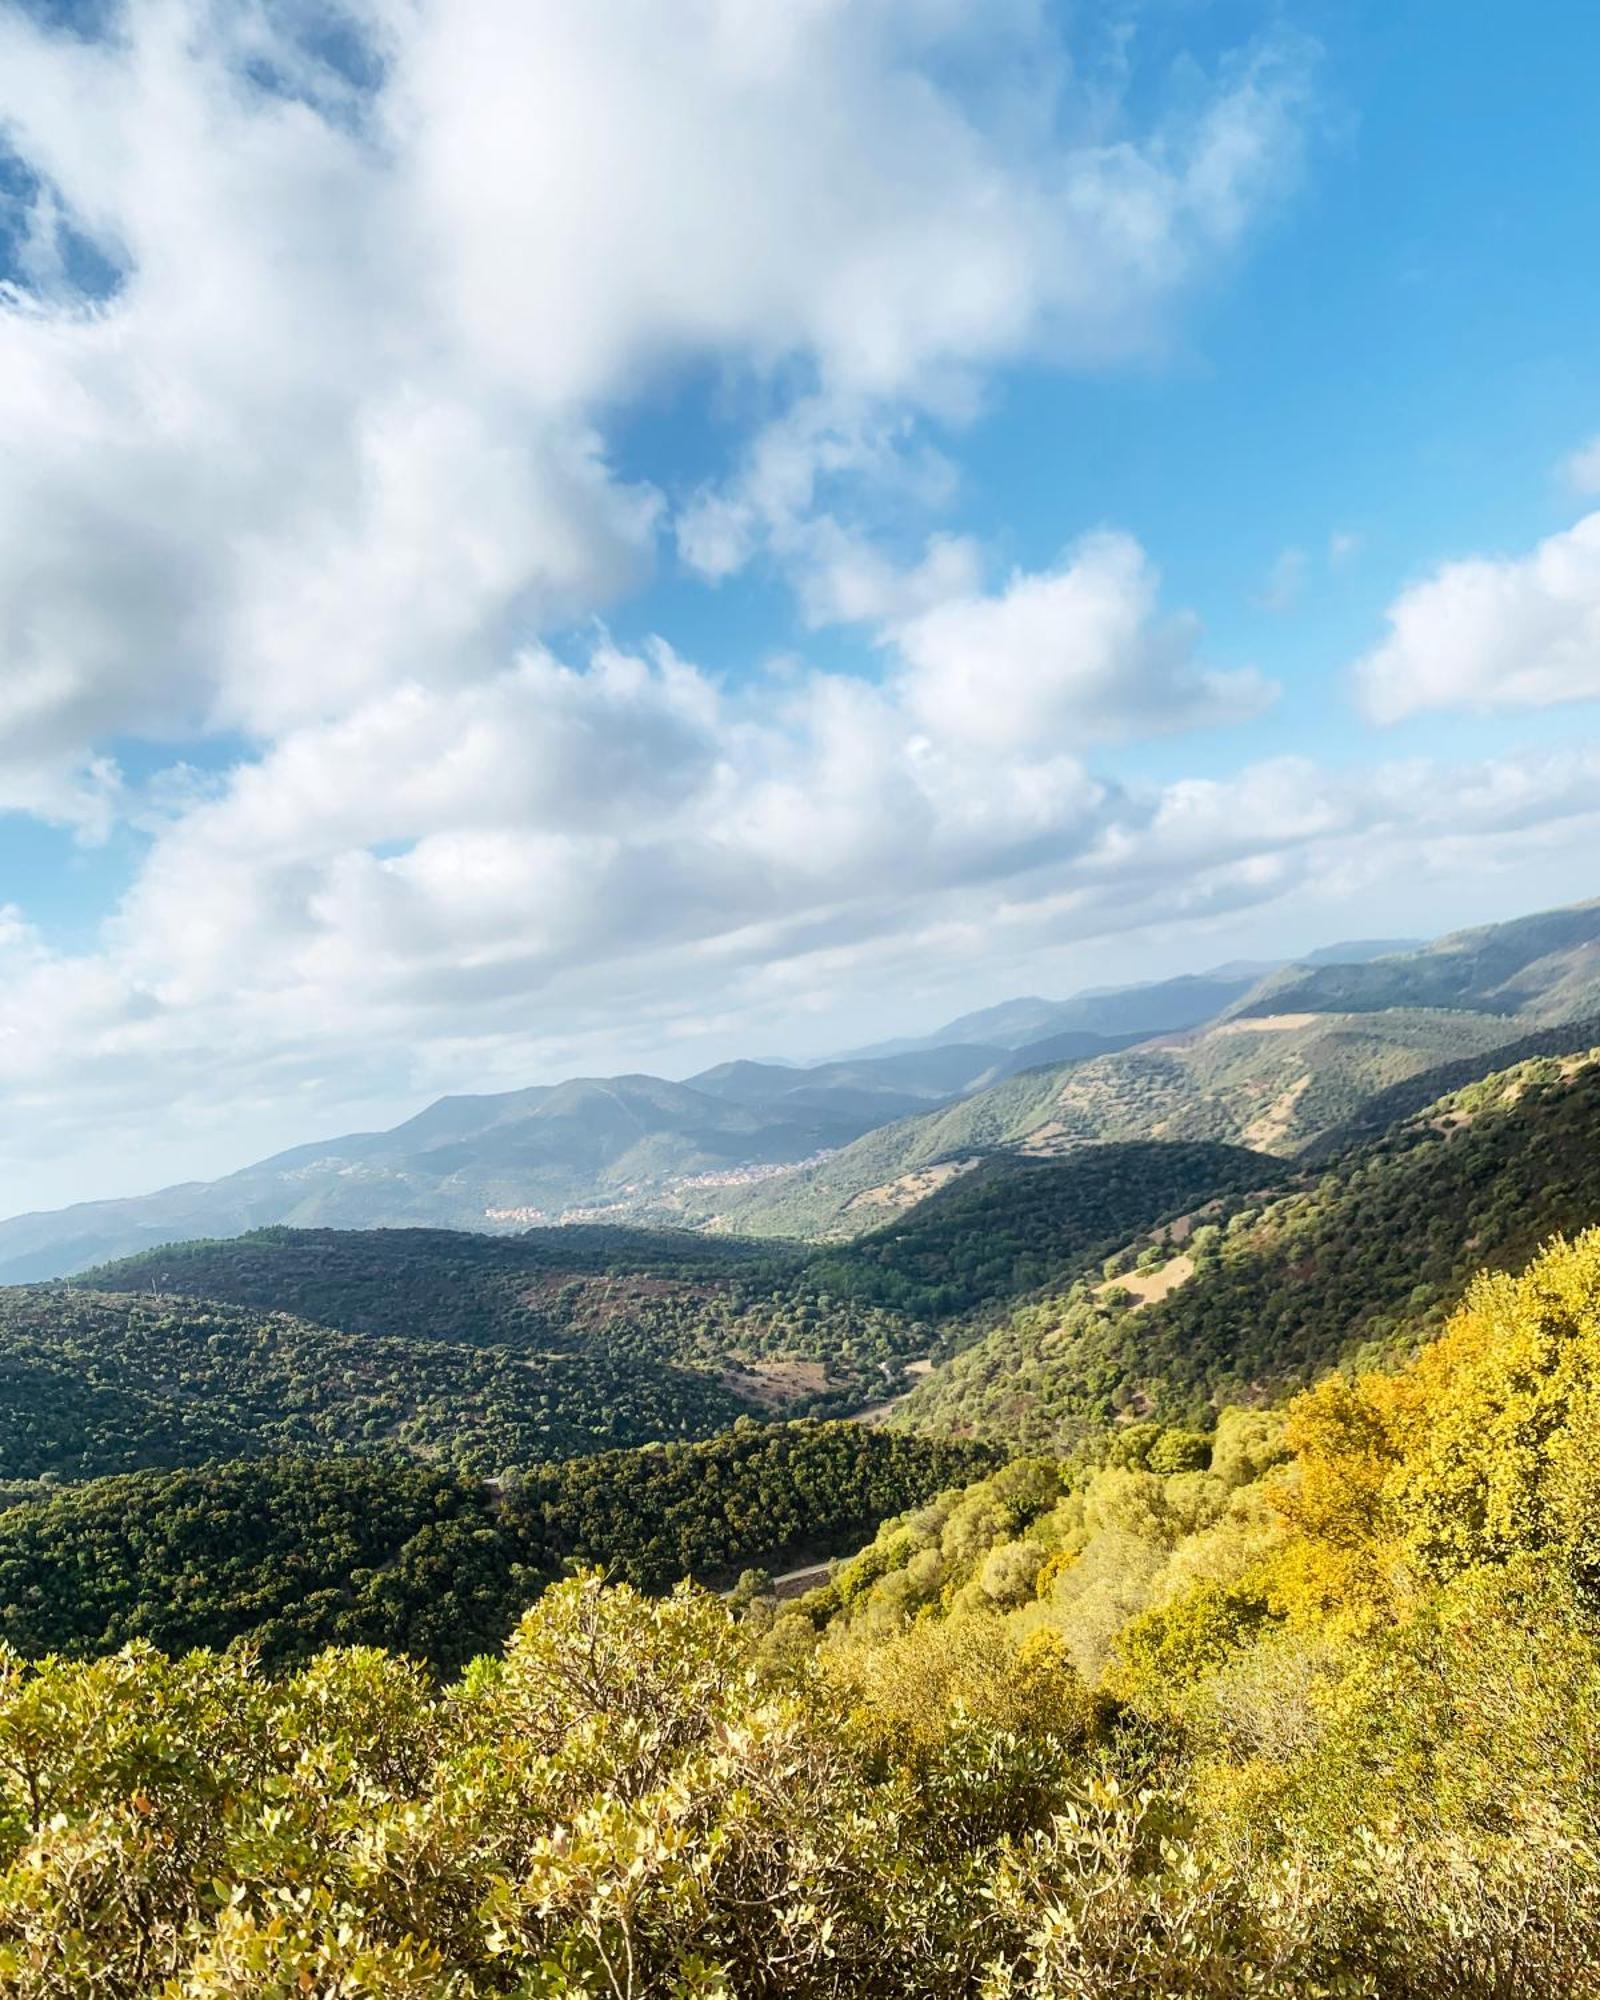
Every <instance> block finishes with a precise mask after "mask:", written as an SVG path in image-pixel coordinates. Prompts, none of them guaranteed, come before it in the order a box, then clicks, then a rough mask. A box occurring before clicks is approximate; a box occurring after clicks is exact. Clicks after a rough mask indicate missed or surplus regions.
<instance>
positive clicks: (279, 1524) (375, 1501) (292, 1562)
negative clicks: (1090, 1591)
mask: <svg viewBox="0 0 1600 2000" xmlns="http://www.w3.org/2000/svg"><path fill="white" fill-rule="evenodd" d="M994 1456H995V1454H994V1453H993V1452H992V1451H991V1450H989V1449H988V1448H986V1447H982V1446H975V1445H950V1444H941V1443H937V1442H933V1441H931V1440H926V1439H921V1438H903V1437H894V1436H891V1435H889V1434H887V1433H885V1432H881V1431H875V1430H868V1429H864V1428H862V1427H861V1426H859V1425H848V1424H808V1423H800V1424H780V1425H750V1426H747V1427H745V1428H743V1429H740V1430H737V1431H735V1432H733V1433H731V1434H729V1435H726V1436H722V1437H718V1438H715V1439H713V1440H710V1441H708V1442H706V1443H703V1444H691V1445H663V1446H660V1447H657V1448H655V1449H651V1450H645V1451H627V1452H621V1451H619V1452H605V1453H601V1454H599V1455H598V1456H595V1457H591V1458H581V1459H572V1460H568V1461H566V1462H565V1463H563V1464H561V1465H552V1466H530V1467H527V1468H525V1469H524V1470H521V1471H519V1472H518V1473H517V1474H515V1475H514V1476H513V1477H511V1478H508V1479H507V1480H506V1481H505V1482H504V1483H503V1484H502V1485H500V1486H498V1487H495V1488H490V1487H487V1486H485V1484H484V1483H483V1482H482V1481H481V1480H478V1479H475V1478H472V1477H469V1476H468V1475H466V1474H464V1473H461V1472H454V1471H448V1470H444V1469H440V1468H434V1467H428V1466H422V1465H417V1464H415V1463H409V1462H407V1461H404V1460H400V1459H394V1458H385V1457H352V1458H337V1459H326V1460H316V1459H310V1458H303V1457H279V1458H261V1459H256V1460H251V1461H243V1462H238V1461H236V1462H233V1463H228V1464H215V1465H209V1466H205V1467H203V1468H200V1469H196V1470H186V1471H179V1472H143V1473H135V1474H130V1475H128V1476H126V1477H122V1478H111V1479H102V1480H93V1481H90V1482H89V1483H88V1484H87V1485H84V1486H82V1487H79V1488H77V1489H75V1490H69V1491H66V1492H63V1493H61V1494H59V1495H57V1496H55V1497H53V1498H50V1499H45V1500H39V1501H35V1502H32V1503H29V1504H27V1505H23V1506H14V1507H11V1508H9V1509H7V1510H5V1511H0V1641H3V1642H4V1643H6V1644H9V1645H11V1646H14V1647H15V1648H16V1649H17V1650H18V1651H19V1652H22V1653H28V1654H39V1653H47V1652H64V1653H71V1654H84V1655H93V1654H96V1653H102V1652H106V1651H108V1650H111V1649H114V1648H115V1647H118V1646H120V1645H122V1644H124V1643H125V1642H126V1641H128V1640H130V1639H133V1638H139V1637H144V1638H150V1639H153V1640H155V1641H156V1642H157V1643H158V1644H160V1645H163V1646H165V1647H168V1648H169V1649H171V1650H173V1651H176V1652H182V1651H185V1650H187V1649H188V1648H189V1647H191V1646H202V1645H210V1646H224V1645H227V1644H228V1643H229V1642H230V1641H231V1640H233V1639H236V1638H249V1639H250V1640H251V1641H252V1642H253V1643H254V1644H255V1645H256V1646H257V1647H259V1648H260V1649H261V1651H262V1653H263V1655H264V1656H265V1657H266V1658H268V1659H270V1660H274V1661H279V1660H284V1659H290V1658H304V1657H306V1656H307V1655H309V1654H310V1653H312V1652H314V1651H316V1650H317V1649H318V1648H319V1647H321V1646H327V1645H335V1644H339V1645H382V1646H388V1647H392V1648H394V1649H395V1650H397V1651H400V1652H404V1653H408V1654H411V1655H414V1656H415V1657H417V1658H420V1659H425V1660H428V1661H430V1662H432V1663H433V1664H434V1665H436V1666H440V1667H446V1668H455V1667H459V1666H461V1665H462V1664H464V1662H465V1661H466V1660H468V1659H469V1658H471V1657H472V1655H473V1654H474V1653H477V1652H481V1651H483V1650H484V1649H485V1648H489V1649H493V1648H495V1647H497V1646H498V1645H499V1644H500V1643H501V1641H502V1640H503V1639H504V1637H505V1635H506V1633H507V1632H508V1631H509V1630H510V1628H511V1625H512V1623H513V1622H514V1620H515V1618H516V1616H517V1615H518V1613H520V1612H521V1611H522V1610H523V1609H524V1608H525V1607H526V1606H527V1605H528V1604H529V1603H530V1602H531V1601H532V1600H533V1598H534V1597H535V1596H536V1595H537V1594H538V1591H539V1590H540V1589H541V1587H542V1586H543V1585H544V1583H546V1582H547V1581H549V1580H550V1579H551V1578H552V1577H555V1576H558V1575H559V1574H560V1573H561V1569H562V1565H563V1564H564V1563H566V1562H567V1561H569V1560H573V1559H577V1560H582V1561H585V1562H594V1563H599V1564H601V1565H603V1566H604V1567H605V1569H606V1570H607V1572H608V1573H609V1574H611V1575H614V1576H618V1577H627V1578H630V1579H631V1580H633V1581H634V1582H636V1583H638V1584H640V1585H642V1586H644V1587H646V1588H649V1589H652V1590H660V1589H664V1588H666V1587H667V1586H669V1585H671V1584H672V1583H674V1582H676V1581H677V1580H678V1579H679V1578H680V1577H684V1576H702V1577H712V1578H718V1579H724V1580H729V1581H731V1579H732V1575H733V1573H734V1572H735V1571H736V1570H738V1569H739V1568H741V1567H743V1566H744V1565H746V1564H750V1563H757V1562H760V1563H766V1564H769V1565H772V1566H778V1565H780V1564H781V1563H783V1562H784V1561H786V1560H787V1559H789V1558H791V1557H800V1556H807V1557H810V1556H814V1555H825V1554H828V1553H830V1552H831V1551H834V1550H837V1549H839V1548H840V1547H841V1546H847V1545H848V1544H849V1542H850V1541H851V1539H852V1538H855V1539H859V1538H860V1537H861V1536H862V1535H863V1534H864V1533H867V1532H869V1531H870V1530H871V1528H872V1527H873V1526H874V1525H875V1524H876V1523H877V1522H878V1521H880V1520H882V1519H883V1518H884V1517H885V1516H886V1515H888V1514H893V1513H897V1512H899V1511H900V1510H901V1509H903V1508H904V1507H907V1506H910V1505H913V1504H915V1503H916V1502H918V1501H920V1500H923V1499H925V1498H927V1497H928V1496H929V1495H930V1494H932V1493H934V1492H936V1491H937V1490H938V1489H939V1488H941V1487H943V1486H947V1485H948V1484H949V1483H950V1482H951V1481H952V1480H953V1479H956V1480H959V1479H962V1478H964V1477H970V1476H971V1474H972V1472H973V1471H975V1470H977V1469H979V1468H980V1467H982V1466H984V1465H986V1464H990V1463H992V1462H993V1459H994Z"/></svg>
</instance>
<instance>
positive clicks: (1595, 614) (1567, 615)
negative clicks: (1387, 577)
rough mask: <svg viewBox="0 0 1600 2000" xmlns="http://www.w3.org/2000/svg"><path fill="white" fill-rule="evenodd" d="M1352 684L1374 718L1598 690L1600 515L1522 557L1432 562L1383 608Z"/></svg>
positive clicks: (1579, 696) (1540, 702) (1485, 707)
mask: <svg viewBox="0 0 1600 2000" xmlns="http://www.w3.org/2000/svg"><path fill="white" fill-rule="evenodd" d="M1387 616H1388V624H1389V634H1388V637H1387V638H1386V639H1385V640H1384V641H1383V642H1382V644H1380V645H1379V646H1377V647H1375V648H1374V650H1373V651H1372V652H1370V653H1368V654H1367V655H1366V656H1365V658H1363V659H1362V660H1360V661H1359V662H1358V663H1357V665H1356V669H1355V677H1356V686H1357V690H1358V693H1359V696H1360V699H1361V702H1362V704H1363V706H1364V707H1365V709H1366V711H1367V713H1368V714H1369V715H1370V716H1371V717H1372V718H1373V720H1374V721H1377V722H1385V723H1391V722H1400V721H1403V720H1404V719H1405V718H1406V717H1407V716H1410V715H1416V714H1419V713H1422V712H1424V711H1427V710H1430V709H1447V708H1464V709H1473V710H1478V711H1480V712H1488V711H1492V710H1497V709H1515V708H1548V707H1550V706H1552V705H1554V704H1555V703H1558V702H1568V701H1590V700H1594V699H1595V698H1597V697H1600V513H1594V514H1589V515H1586V516H1585V517H1584V519H1582V520H1581V521H1579V522H1577V523H1576V524H1575V525H1574V526H1573V527H1571V528H1568V529H1565V530H1563V531H1562V532H1561V533H1560V534H1556V535H1551V536H1549V537H1548V538H1547V539H1546V540H1545V541H1542V542H1541V543H1539V545H1538V547H1537V548H1535V549H1534V550H1533V551H1532V553H1531V554H1529V555H1526V556H1508V557H1487V556H1480V557H1473V558H1471V559H1469V560H1466V561H1461V562H1450V563H1445V564H1443V565H1442V566H1441V567H1440V568H1439V569H1437V570H1436V571H1435V572H1434V573H1433V575H1432V576H1430V577H1426V578H1424V579H1423V581H1421V582H1420V583H1416V584H1413V585H1412V586H1411V587H1410V588H1409V589H1408V590H1405V591H1403V592H1402V593H1401V594H1400V596H1399V597H1398V598H1397V599H1396V600H1395V601H1394V603H1393V604H1391V605H1390V607H1389V610H1388V614H1387Z"/></svg>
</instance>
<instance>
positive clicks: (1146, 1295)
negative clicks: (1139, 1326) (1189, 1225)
mask: <svg viewBox="0 0 1600 2000" xmlns="http://www.w3.org/2000/svg"><path fill="white" fill-rule="evenodd" d="M1193 1276H1194V1259H1193V1258H1192V1257H1191V1256H1189V1254H1188V1253H1187V1252H1183V1253H1181V1254H1180V1255H1179V1256H1176V1257H1169V1258H1168V1259H1167V1261H1166V1262H1165V1263H1164V1264H1155V1265H1152V1267H1151V1268H1150V1269H1149V1270H1148V1271H1130V1272H1129V1273H1128V1274H1127V1276H1126V1277H1124V1278H1108V1279H1107V1280H1106V1282H1105V1283H1104V1284H1103V1285H1097V1286H1096V1287H1095V1290H1096V1292H1097V1293H1098V1294H1099V1295H1100V1297H1101V1298H1104V1297H1105V1296H1106V1294H1107V1293H1108V1292H1126V1293H1127V1294H1128V1295H1129V1297H1130V1298H1131V1299H1132V1300H1133V1302H1134V1304H1135V1305H1139V1306H1153V1305H1157V1304H1159V1303H1160V1301H1161V1300H1162V1299H1164V1298H1166V1297H1168V1296H1169V1295H1170V1294H1171V1293H1173V1292H1175V1291H1176V1290H1177V1289H1178V1287H1179V1286H1180V1285H1186V1284H1187V1283H1188V1282H1189V1280H1190V1279H1191V1278H1192V1277H1193Z"/></svg>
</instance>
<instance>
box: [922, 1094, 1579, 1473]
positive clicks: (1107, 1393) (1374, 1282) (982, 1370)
mask: <svg viewBox="0 0 1600 2000" xmlns="http://www.w3.org/2000/svg"><path fill="white" fill-rule="evenodd" d="M1597 1221H1600V1056H1596V1055H1591V1056H1590V1057H1589V1058H1587V1059H1584V1058H1579V1057H1570V1058H1561V1057H1546V1058H1540V1059H1536V1060H1534V1061H1532V1062H1529V1063H1525V1064H1522V1065H1519V1066H1517V1067H1516V1068H1513V1069H1511V1070H1509V1071H1502V1072H1498V1073H1496V1074H1494V1075H1492V1076H1490V1077H1488V1078H1486V1079H1483V1080H1481V1081H1479V1082H1476V1083H1473V1084H1470V1085H1468V1086H1466V1087H1465V1088H1464V1089H1463V1090H1461V1091H1459V1092H1457V1093H1455V1094H1453V1095H1452V1096H1449V1097H1446V1098H1444V1099H1442V1100H1440V1101H1439V1102H1438V1103H1436V1104H1435V1105H1433V1106H1430V1107H1429V1108H1428V1109H1427V1110H1425V1111H1424V1112H1422V1113H1421V1114H1419V1115H1418V1116H1417V1117H1415V1118H1413V1119H1411V1120H1410V1121H1408V1122H1407V1123H1405V1124H1403V1125H1402V1126H1400V1127H1399V1128H1397V1129H1396V1130H1395V1131H1394V1132H1392V1133H1391V1134H1390V1135H1389V1136H1388V1137H1386V1138H1384V1139H1382V1140H1380V1141H1378V1142H1377V1143H1375V1144H1374V1145H1372V1146H1370V1147H1367V1148H1365V1149H1363V1150H1360V1151H1357V1152H1354V1153H1352V1154H1350V1155H1349V1156H1347V1157H1346V1158H1345V1159H1344V1160H1343V1161H1341V1162H1339V1163H1338V1164H1336V1165H1335V1166H1333V1167H1331V1168H1329V1169H1328V1170H1327V1171H1326V1172H1325V1173H1324V1174H1322V1175H1321V1176H1320V1177H1319V1178H1318V1179H1316V1180H1314V1181H1312V1182H1310V1183H1309V1184H1308V1185H1306V1186H1304V1187H1303V1188H1302V1189H1300V1190H1299V1191H1297V1192H1292V1193H1288V1194H1285V1195H1282V1196H1280V1197H1279V1198H1277V1199H1276V1200H1273V1201H1270V1202H1268V1203H1266V1204H1265V1205H1262V1204H1259V1203H1246V1204H1244V1205H1242V1206H1239V1207H1236V1208H1235V1210H1234V1212H1233V1214H1232V1217H1231V1220H1229V1221H1228V1224H1227V1227H1226V1228H1225V1229H1224V1230H1220V1231H1218V1230H1207V1231H1204V1232H1202V1233H1201V1234H1200V1235H1199V1236H1198V1237H1197V1238H1195V1239H1194V1240H1193V1241H1191V1242H1190V1243H1189V1244H1187V1245H1186V1246H1185V1247H1184V1250H1183V1252H1182V1254H1184V1255H1185V1256H1188V1257H1190V1258H1192V1260H1193V1262H1194V1263H1195V1266H1196V1268H1195V1271H1194V1275H1193V1276H1192V1277H1189V1278H1188V1280H1187V1282H1184V1283H1181V1284H1179V1285H1178V1286H1177V1288H1176V1289H1175V1290H1173V1291H1172V1292H1171V1293H1170V1295H1168V1296H1167V1297H1165V1298H1163V1299H1160V1300H1158V1301H1157V1302H1155V1303H1152V1304H1147V1305H1142V1306H1130V1304H1128V1303H1126V1302H1125V1301H1124V1299H1123V1298H1121V1297H1119V1294H1118V1292H1117V1290H1116V1288H1115V1287H1107V1286H1106V1285H1104V1284H1100V1285H1096V1284H1092V1283H1080V1284H1078V1285H1076V1286H1075V1287H1073V1288H1072V1289H1071V1290H1069V1291H1068V1292H1066V1293H1065V1294H1063V1295H1062V1296H1060V1297H1058V1298H1055V1299H1053V1300H1049V1301H1045V1302H1042V1303H1036V1304H1030V1305H1027V1306H1024V1307H1021V1308H1020V1309H1019V1310H1018V1311H1017V1312H1016V1313H1015V1314H1013V1315H1012V1316H1011V1317H1010V1319H1008V1320H1007V1321H1006V1322H1005V1323H1004V1324H1003V1325H1001V1326H999V1327H997V1328H996V1329H994V1330H993V1331H991V1332H990V1333H989V1334H987V1335H986V1336H985V1337H984V1339H983V1340H982V1341H980V1342H979V1343H978V1344H977V1345H976V1346H974V1347H972V1348H969V1349H968V1350H967V1351H966V1352H964V1353H962V1354H960V1355H958V1356H956V1357H955V1359H954V1360H952V1361H951V1362H950V1363H949V1364H948V1365H947V1366H946V1367H944V1368H943V1369H941V1370H940V1371H939V1372H938V1373H937V1374H936V1375H935V1376H933V1377H932V1378H931V1379H930V1380H929V1381H928V1382H927V1383H926V1384H925V1385H923V1386H921V1387H919V1388H918V1389H917V1390H916V1392H915V1393H914V1395H913V1396H912V1397H911V1399H910V1400H909V1401H908V1402H907V1403H906V1404H905V1405H904V1406H903V1408H902V1410H901V1412H900V1413H899V1416H898V1419H897V1420H898V1421H901V1422H904V1423H907V1424H910V1425H915V1426H919V1427H922V1428H926V1429H928V1430H930V1431H933V1432H937V1433H940V1434H952V1435H963V1436H965V1435H978V1436H985V1437H995V1438H1004V1439H1006V1440H1007V1442H1008V1443H1010V1444H1012V1445H1013V1446H1021V1447H1023V1448H1028V1449H1033V1448H1039V1447H1047V1448H1050V1449H1054V1450H1060V1451H1066V1450H1070V1449H1072V1448H1074V1447H1075V1446H1076V1445H1077V1444H1079V1443H1080V1442H1081V1441H1083V1440H1084V1439H1086V1438H1088V1437H1090V1436H1092V1435H1093V1434H1094V1433H1095V1432H1096V1431H1097V1430H1099V1429H1102V1428H1104V1427H1105V1426H1106V1425H1108V1424H1111V1423H1114V1422H1116V1421H1117V1420H1119V1419H1125V1418H1128V1417H1130V1416H1141V1417H1142V1416H1151V1417H1155V1418H1158V1419H1161V1420H1163V1421H1186V1422H1197V1423H1204V1422H1206V1421H1208V1420H1209V1417H1210V1415H1211V1414H1212V1413H1214V1410H1215V1409H1216V1407H1217V1406H1219V1405H1220V1404H1221V1403H1224V1402H1228V1401H1241V1400H1254V1399H1259V1398H1261V1397H1263V1396H1267V1395H1271V1394H1275V1393H1278V1392H1279V1391H1281V1390H1282V1389H1284V1388H1287V1387H1292V1386H1294V1385H1296V1384H1298V1383H1302V1382H1305V1381H1308V1380H1310V1379H1312V1378H1313V1377H1314V1376H1315V1375H1316V1374H1317V1373H1318V1371H1320V1370H1322V1369H1325V1368H1328V1367H1331V1366H1333V1365H1334V1364H1335V1363H1336V1362H1338V1361H1340V1360H1341V1359H1343V1358H1345V1357H1347V1356H1350V1355H1352V1354H1359V1353H1361V1352H1362V1351H1363V1350H1372V1349H1379V1348H1382V1347H1384V1346H1385V1345H1387V1344H1389V1343H1392V1342H1394V1341H1395V1340H1397V1339H1400V1338H1402V1337H1405V1338H1408V1339H1414V1338H1416V1337H1418V1336H1420V1335H1422V1334H1425V1333H1426V1332H1428V1331H1429V1330H1431V1329H1432V1328H1433V1327H1434V1326H1436V1325H1437V1324H1438V1321H1439V1319H1440V1317H1441V1316H1442V1315H1443V1314H1444V1313H1445V1312H1446V1311H1448V1310H1449V1308H1450V1307H1451V1306H1452V1305H1453V1304H1454V1303H1455V1301H1456V1300H1457V1299H1458V1298H1459V1297H1460V1295H1461V1292H1462V1291H1463V1289H1464V1287H1465V1285H1466V1283H1467V1281H1468V1279H1469V1278H1470V1276H1471V1274H1472V1273H1473V1272H1474V1271H1475V1270H1477V1269H1478V1268H1480V1267H1481V1266H1482V1265H1484V1264H1485V1263H1489V1264H1495V1265H1514V1264H1517V1263H1520V1262H1522V1261H1524V1260H1525V1259H1526V1258H1527V1257H1529V1256H1530V1255H1531V1254H1532V1253H1533V1251H1534V1250H1536V1249H1537V1248H1538V1246H1539V1245H1540V1244H1541V1243H1542V1242H1544V1241H1545V1240H1546V1239H1547V1238H1548V1237H1549V1236H1550V1235H1552V1234H1553V1233H1555V1232H1556V1231H1560V1230H1574V1229H1580V1228H1583V1227H1585V1226H1587V1225H1589V1224H1592V1223H1595V1222H1597Z"/></svg>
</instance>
